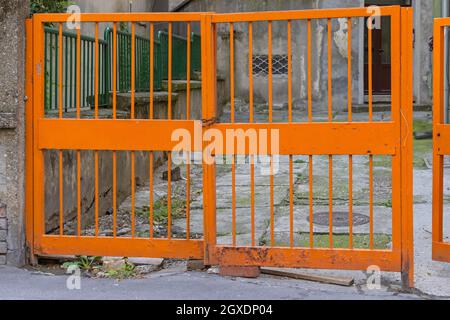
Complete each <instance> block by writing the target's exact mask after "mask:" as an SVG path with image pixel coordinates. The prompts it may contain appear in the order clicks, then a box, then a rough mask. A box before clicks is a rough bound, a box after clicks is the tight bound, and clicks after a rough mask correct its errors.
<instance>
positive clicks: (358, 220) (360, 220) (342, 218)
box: [306, 211, 370, 227]
mask: <svg viewBox="0 0 450 320" xmlns="http://www.w3.org/2000/svg"><path fill="white" fill-rule="evenodd" d="M329 217H330V216H329V212H317V213H315V214H314V216H313V219H314V221H313V222H314V224H317V225H319V226H329V225H330V220H329ZM306 219H307V220H308V222H309V216H308V217H307V218H306ZM369 222H370V219H369V217H368V216H365V215H363V214H359V213H353V225H354V226H362V225H364V224H368V223H369ZM348 225H349V220H348V212H343V211H337V212H333V226H335V227H347V226H348Z"/></svg>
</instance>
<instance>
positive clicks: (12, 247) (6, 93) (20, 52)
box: [0, 0, 28, 265]
mask: <svg viewBox="0 0 450 320" xmlns="http://www.w3.org/2000/svg"><path fill="white" fill-rule="evenodd" d="M27 14H28V1H26V0H0V30H1V32H0V45H1V48H2V49H1V63H0V75H1V76H0V124H1V126H0V207H1V210H0V211H1V212H0V264H4V263H5V262H6V263H8V264H12V265H20V264H23V263H24V262H25V250H24V245H25V241H24V240H25V237H24V229H25V224H24V197H25V189H24V173H25V172H24V171H25V170H24V166H25V155H24V151H25V145H24V100H25V93H24V83H25V79H24V77H25V76H24V74H25V70H24V61H25V56H24V50H25V24H24V21H25V18H26V15H27ZM5 230H7V232H5ZM5 240H6V241H5ZM5 253H6V256H5Z"/></svg>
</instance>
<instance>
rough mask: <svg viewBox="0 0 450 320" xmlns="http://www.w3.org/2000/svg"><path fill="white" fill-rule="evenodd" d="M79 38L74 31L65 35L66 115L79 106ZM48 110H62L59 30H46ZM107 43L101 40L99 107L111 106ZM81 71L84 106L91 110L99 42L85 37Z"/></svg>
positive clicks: (64, 77)
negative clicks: (96, 46) (107, 73)
mask: <svg viewBox="0 0 450 320" xmlns="http://www.w3.org/2000/svg"><path fill="white" fill-rule="evenodd" d="M76 39H77V35H76V33H73V32H67V31H64V32H63V52H62V58H63V70H62V72H63V73H62V82H63V109H64V111H65V112H68V111H71V110H74V109H75V108H76V104H77V94H76V89H77V87H76V80H77V79H76V70H77V59H76V57H77V44H76ZM44 41H45V61H46V63H45V76H44V78H45V80H44V81H45V92H44V100H45V110H46V111H52V110H58V102H59V96H58V95H59V86H58V79H59V77H60V72H61V70H59V31H58V29H54V28H50V27H45V34H44ZM106 54H107V43H106V41H104V40H101V39H99V71H98V72H99V104H100V105H101V106H105V105H107V104H108V90H107V86H106V82H105V74H106V69H105V57H106ZM80 59H81V69H80V86H81V88H80V95H81V100H80V106H81V108H87V107H92V106H93V101H94V100H93V96H94V89H95V88H94V79H95V70H96V69H97V68H96V66H95V39H94V38H92V37H88V36H83V35H82V36H81V54H80Z"/></svg>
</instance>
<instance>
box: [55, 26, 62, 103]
mask: <svg viewBox="0 0 450 320" xmlns="http://www.w3.org/2000/svg"><path fill="white" fill-rule="evenodd" d="M58 28H59V27H58ZM55 43H56V48H55V51H56V53H55V80H56V85H55V104H56V108H55V109H58V106H59V81H60V77H59V73H60V72H62V70H61V68H59V61H60V60H61V59H60V58H61V57H60V54H59V48H60V47H61V46H60V41H59V30H58V34H55Z"/></svg>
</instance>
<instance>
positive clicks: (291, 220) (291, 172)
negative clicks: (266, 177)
mask: <svg viewBox="0 0 450 320" xmlns="http://www.w3.org/2000/svg"><path fill="white" fill-rule="evenodd" d="M291 24H292V23H291V20H289V21H288V23H287V42H288V49H287V52H288V121H289V123H291V122H292V26H291ZM289 239H290V241H289V243H290V246H291V248H292V247H294V159H293V155H292V154H290V155H289Z"/></svg>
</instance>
